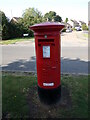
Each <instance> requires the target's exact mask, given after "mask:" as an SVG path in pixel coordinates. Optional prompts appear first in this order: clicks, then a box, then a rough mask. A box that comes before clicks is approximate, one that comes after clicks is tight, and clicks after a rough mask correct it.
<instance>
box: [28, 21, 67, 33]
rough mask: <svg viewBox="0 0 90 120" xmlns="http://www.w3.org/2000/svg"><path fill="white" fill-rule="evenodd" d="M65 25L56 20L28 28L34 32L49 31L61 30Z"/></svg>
mask: <svg viewBox="0 0 90 120" xmlns="http://www.w3.org/2000/svg"><path fill="white" fill-rule="evenodd" d="M64 27H65V25H64V24H61V23H57V22H44V23H40V24H35V25H33V26H30V29H31V30H33V31H34V32H45V31H47V32H50V31H61V30H62V29H63V28H64Z"/></svg>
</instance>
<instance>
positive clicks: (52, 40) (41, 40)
mask: <svg viewBox="0 0 90 120" xmlns="http://www.w3.org/2000/svg"><path fill="white" fill-rule="evenodd" d="M38 42H39V43H40V42H54V39H38Z"/></svg>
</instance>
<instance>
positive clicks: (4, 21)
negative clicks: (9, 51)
mask: <svg viewBox="0 0 90 120" xmlns="http://www.w3.org/2000/svg"><path fill="white" fill-rule="evenodd" d="M0 16H1V17H2V23H1V21H0V26H2V40H3V39H4V40H6V39H9V38H10V34H9V24H8V23H9V19H8V18H7V17H6V16H5V14H4V12H2V11H0Z"/></svg>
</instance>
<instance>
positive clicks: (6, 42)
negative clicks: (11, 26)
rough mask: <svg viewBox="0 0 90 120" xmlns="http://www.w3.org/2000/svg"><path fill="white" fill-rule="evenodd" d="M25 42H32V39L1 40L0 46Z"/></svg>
mask: <svg viewBox="0 0 90 120" xmlns="http://www.w3.org/2000/svg"><path fill="white" fill-rule="evenodd" d="M27 40H28V41H29V40H30V41H31V40H34V38H33V37H32V38H29V37H27V38H15V39H11V40H2V41H0V44H2V45H8V44H15V43H16V42H22V41H27Z"/></svg>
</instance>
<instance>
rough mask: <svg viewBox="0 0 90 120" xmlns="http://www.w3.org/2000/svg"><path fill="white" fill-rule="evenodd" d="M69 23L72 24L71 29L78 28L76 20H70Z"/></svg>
mask: <svg viewBox="0 0 90 120" xmlns="http://www.w3.org/2000/svg"><path fill="white" fill-rule="evenodd" d="M71 22H72V28H75V27H80V24H79V22H77V21H76V20H72V19H71Z"/></svg>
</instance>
